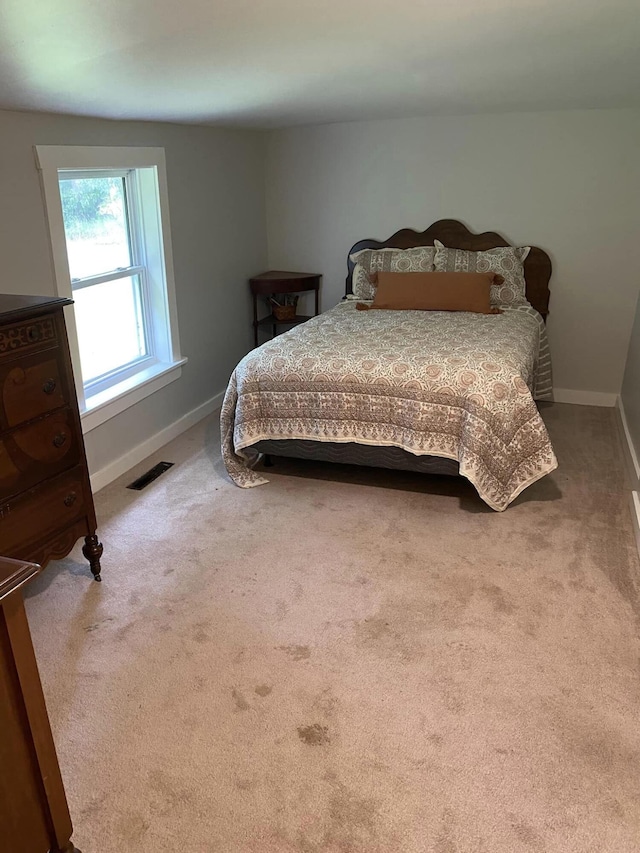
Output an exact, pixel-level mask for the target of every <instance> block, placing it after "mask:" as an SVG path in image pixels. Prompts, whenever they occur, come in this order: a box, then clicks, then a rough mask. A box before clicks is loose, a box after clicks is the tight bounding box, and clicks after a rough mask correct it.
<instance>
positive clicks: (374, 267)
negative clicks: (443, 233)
mask: <svg viewBox="0 0 640 853" xmlns="http://www.w3.org/2000/svg"><path fill="white" fill-rule="evenodd" d="M435 254H436V250H435V246H416V247H415V248H414V249H394V248H388V249H361V250H360V251H359V252H354V253H353V254H352V255H350V256H349V257H350V259H351V260H352V261H355V262H356V265H355V267H354V270H353V277H352V289H353V295H354V296H355V297H356V298H357V299H362V300H371V299H373V298H374V296H375V295H376V287H375V285H374V284H372V283H371V281H370V280H369V274H370V273H374V272H433V262H434V258H435Z"/></svg>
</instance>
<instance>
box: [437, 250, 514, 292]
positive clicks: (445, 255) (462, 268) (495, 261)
mask: <svg viewBox="0 0 640 853" xmlns="http://www.w3.org/2000/svg"><path fill="white" fill-rule="evenodd" d="M434 243H435V246H436V256H435V259H434V266H435V269H436V270H437V271H438V272H497V273H500V275H502V276H503V277H504V283H503V284H500V285H499V284H498V283H496V284H494V285H493V287H492V288H491V302H492V303H493V304H494V305H509V304H511V303H514V302H523V301H526V298H527V296H526V282H525V280H524V267H523V264H524V262H525V259H526V257H527V255H528V254H529V252H530V251H531V247H530V246H523V247H521V248H518V247H515V246H497V247H496V248H495V249H487V250H486V251H484V252H467V251H465V250H464V249H447V248H446V247H445V246H443V244H442V243H441V242H440V241H439V240H434Z"/></svg>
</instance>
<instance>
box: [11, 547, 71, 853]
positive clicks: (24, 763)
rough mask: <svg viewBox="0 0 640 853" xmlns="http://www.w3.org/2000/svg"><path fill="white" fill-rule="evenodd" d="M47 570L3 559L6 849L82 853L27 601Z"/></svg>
mask: <svg viewBox="0 0 640 853" xmlns="http://www.w3.org/2000/svg"><path fill="white" fill-rule="evenodd" d="M40 571H41V568H40V566H38V565H36V564H34V563H25V562H23V561H21V560H7V559H5V558H4V557H0V849H2V851H3V853H5V851H6V853H73V851H75V853H80V851H79V850H77V848H75V847H74V846H73V844H72V843H71V841H70V840H69V839H70V838H71V832H72V827H71V818H70V817H69V809H68V807H67V799H66V796H65V793H64V787H63V785H62V777H61V776H60V768H59V766H58V759H57V757H56V749H55V746H54V743H53V737H52V734H51V727H50V725H49V718H48V716H47V708H46V705H45V701H44V696H43V694H42V686H41V685H40V676H39V675H38V666H37V664H36V659H35V655H34V653H33V645H32V643H31V635H30V633H29V625H28V623H27V617H26V614H25V610H24V604H23V601H22V594H21V587H23V586H24V584H26V583H28V582H29V581H30V580H31V578H33V577H34V576H35V575H37V574H38V572H40Z"/></svg>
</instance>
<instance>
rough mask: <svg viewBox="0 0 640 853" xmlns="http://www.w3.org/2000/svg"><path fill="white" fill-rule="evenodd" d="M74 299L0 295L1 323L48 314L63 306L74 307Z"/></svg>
mask: <svg viewBox="0 0 640 853" xmlns="http://www.w3.org/2000/svg"><path fill="white" fill-rule="evenodd" d="M72 304H73V299H67V298H66V297H63V296H11V295H9V294H4V293H1V294H0V321H2V322H5V323H6V322H7V321H8V320H19V319H20V318H21V317H26V316H34V315H37V314H46V313H47V311H53V310H55V309H56V308H59V307H61V306H63V305H72Z"/></svg>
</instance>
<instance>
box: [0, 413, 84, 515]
mask: <svg viewBox="0 0 640 853" xmlns="http://www.w3.org/2000/svg"><path fill="white" fill-rule="evenodd" d="M80 457H81V451H80V442H79V441H78V437H77V435H76V428H75V424H74V421H73V418H72V416H71V412H70V411H69V409H65V410H63V411H61V412H54V414H52V415H48V416H47V417H46V418H43V419H42V420H39V421H35V423H31V424H27V425H26V426H23V427H19V428H18V429H16V430H13V432H10V433H5V434H4V435H3V436H0V500H4V499H6V498H8V497H10V496H11V495H16V494H18V493H19V492H22V491H24V490H25V489H29V488H31V487H32V486H35V485H36V483H39V482H40V481H41V480H45V479H48V478H49V477H53V476H54V475H55V474H59V473H61V472H62V471H66V470H67V469H68V468H73V466H74V465H77V464H78V462H79V461H80Z"/></svg>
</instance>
